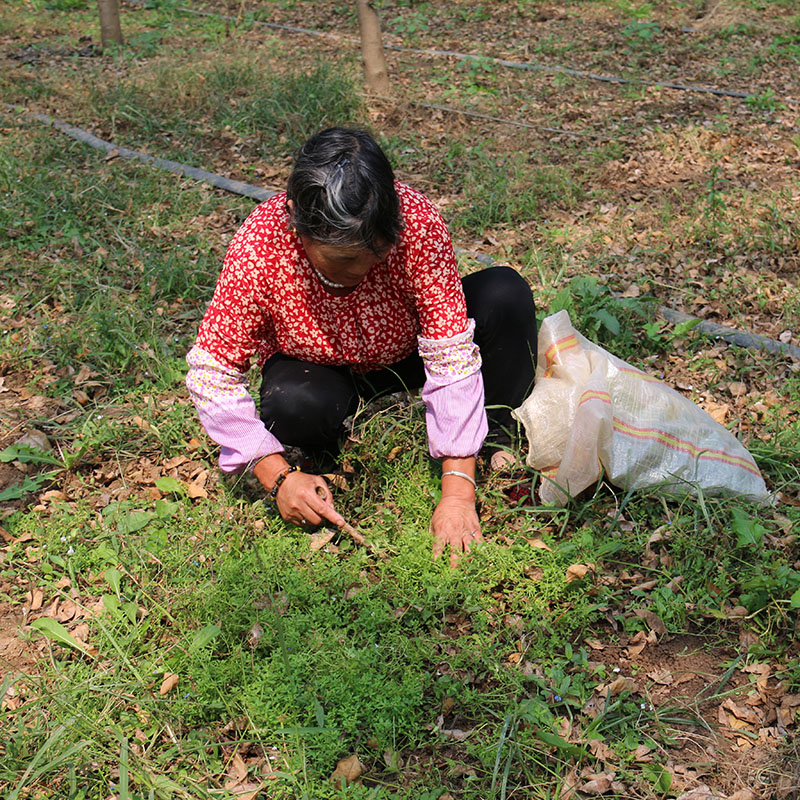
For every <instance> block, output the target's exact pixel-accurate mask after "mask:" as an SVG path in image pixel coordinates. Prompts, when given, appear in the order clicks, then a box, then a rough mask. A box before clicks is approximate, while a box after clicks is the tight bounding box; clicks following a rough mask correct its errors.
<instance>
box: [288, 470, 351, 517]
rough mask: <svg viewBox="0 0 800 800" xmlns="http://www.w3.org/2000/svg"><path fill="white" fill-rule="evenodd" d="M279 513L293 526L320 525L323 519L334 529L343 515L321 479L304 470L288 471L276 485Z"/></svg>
mask: <svg viewBox="0 0 800 800" xmlns="http://www.w3.org/2000/svg"><path fill="white" fill-rule="evenodd" d="M275 502H276V505H277V506H278V511H279V512H280V515H281V516H282V517H283V518H284V519H285V520H286V521H287V522H292V523H294V524H295V525H314V526H316V525H321V524H322V521H323V520H327V521H328V522H331V523H333V524H334V525H335V526H336V527H337V528H341V527H342V525H344V517H342V516H341V515H340V514H339V513H337V511H336V509H335V508H334V507H333V496H332V495H331V490H330V489H329V488H328V484H327V483H325V479H324V478H322V477H320V476H319V475H310V474H309V473H307V472H292V473H290V474H289V475H287V476H286V478H285V479H284V481H283V483H282V484H281V485H280V487H279V488H278V494H277V496H276V498H275Z"/></svg>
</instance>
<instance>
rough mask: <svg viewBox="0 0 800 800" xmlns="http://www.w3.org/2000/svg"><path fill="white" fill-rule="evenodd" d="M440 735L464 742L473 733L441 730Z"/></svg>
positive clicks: (448, 729) (453, 729)
mask: <svg viewBox="0 0 800 800" xmlns="http://www.w3.org/2000/svg"><path fill="white" fill-rule="evenodd" d="M439 733H441V734H442V736H444V737H445V739H455V740H456V741H457V742H463V741H464V739H466V738H467V737H468V736H469V735H470V734H471V733H472V731H471V730H470V731H462V730H461V728H439Z"/></svg>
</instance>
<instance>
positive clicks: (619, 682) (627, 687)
mask: <svg viewBox="0 0 800 800" xmlns="http://www.w3.org/2000/svg"><path fill="white" fill-rule="evenodd" d="M635 689H636V681H635V680H633V678H623V677H619V678H617V679H616V680H614V681H611V683H609V684H608V693H609V695H611V697H616V696H617V695H618V694H622V693H623V692H632V691H634V690H635Z"/></svg>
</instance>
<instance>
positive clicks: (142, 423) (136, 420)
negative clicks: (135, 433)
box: [131, 416, 153, 431]
mask: <svg viewBox="0 0 800 800" xmlns="http://www.w3.org/2000/svg"><path fill="white" fill-rule="evenodd" d="M131 422H133V424H134V425H135V426H136V427H137V428H141V429H142V430H143V431H151V430H153V426H152V425H151V424H150V423H149V422H148V421H147V420H146V419H144V418H143V417H138V416H134V417H132V418H131Z"/></svg>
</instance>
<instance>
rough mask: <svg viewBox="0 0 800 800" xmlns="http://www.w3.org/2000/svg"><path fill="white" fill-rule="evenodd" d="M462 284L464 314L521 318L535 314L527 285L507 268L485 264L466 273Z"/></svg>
mask: <svg viewBox="0 0 800 800" xmlns="http://www.w3.org/2000/svg"><path fill="white" fill-rule="evenodd" d="M462 283H463V286H464V296H465V297H466V301H467V313H468V314H469V316H470V317H473V318H474V319H476V320H480V319H485V318H487V316H502V317H506V318H507V315H508V314H512V315H514V316H517V317H520V318H522V319H525V318H529V317H530V316H531V315H532V314H535V306H534V301H533V293H532V292H531V287H530V286H529V284H528V282H527V281H526V280H525V279H524V278H523V277H522V275H520V274H519V273H518V272H517V271H516V270H515V269H512V268H511V267H489V268H488V269H484V270H481V271H480V272H475V273H473V274H472V275H467V276H466V277H465V278H464V279H463V281H462Z"/></svg>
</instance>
